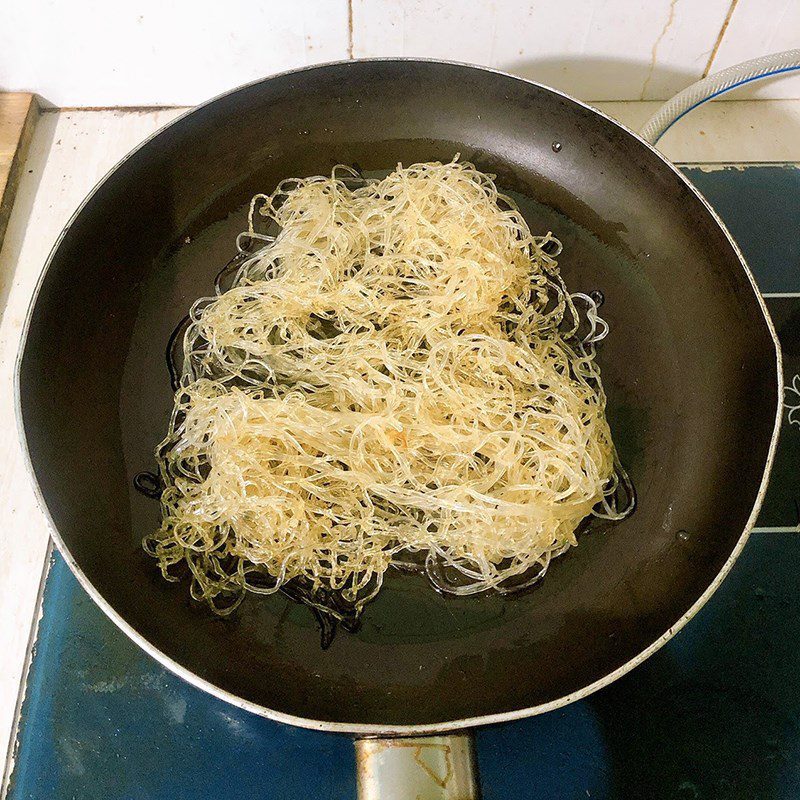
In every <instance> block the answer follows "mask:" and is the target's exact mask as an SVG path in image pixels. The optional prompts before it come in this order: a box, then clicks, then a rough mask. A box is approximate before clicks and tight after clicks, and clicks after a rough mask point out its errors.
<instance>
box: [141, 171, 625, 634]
mask: <svg viewBox="0 0 800 800" xmlns="http://www.w3.org/2000/svg"><path fill="white" fill-rule="evenodd" d="M241 242H244V243H246V244H247V246H248V247H249V248H250V251H251V252H250V254H249V255H243V256H241V257H240V259H239V264H240V266H239V268H238V272H236V273H235V275H234V276H233V280H232V283H231V285H230V288H227V289H226V290H222V289H220V290H219V291H218V293H217V295H216V296H215V297H213V298H205V299H202V300H199V301H198V302H197V303H195V305H194V306H193V308H192V310H191V313H190V316H189V320H188V325H187V326H186V332H185V336H184V339H183V358H182V373H181V376H180V387H179V389H178V391H177V393H176V396H175V407H174V412H173V415H172V420H171V423H170V427H169V433H168V435H167V438H166V439H165V440H164V441H163V442H162V443H161V445H160V446H159V448H158V451H157V456H158V460H159V466H160V476H161V481H162V484H163V486H164V489H163V493H162V495H161V509H162V523H161V527H160V529H159V530H158V531H157V532H156V533H155V534H153V535H151V536H149V537H147V539H146V540H145V543H144V544H145V549H146V550H147V552H148V553H150V554H151V555H152V556H154V557H155V558H157V559H158V562H159V564H160V567H161V570H162V572H163V574H164V575H165V577H167V578H169V579H172V580H175V579H177V576H178V575H179V574H180V571H181V568H183V569H184V571H185V569H186V567H188V569H189V570H190V571H191V577H192V595H193V597H195V598H196V599H198V600H203V601H206V602H208V603H209V604H210V605H211V606H212V607H213V608H214V609H215V610H216V611H218V612H220V613H226V612H229V611H230V610H232V609H233V608H234V607H235V606H236V605H237V604H238V602H239V601H240V600H241V599H242V597H243V596H244V595H245V593H246V592H247V591H252V592H256V593H270V592H274V591H276V590H277V589H279V588H281V587H283V588H286V587H292V586H293V587H295V589H298V588H299V590H300V593H301V595H302V599H303V600H304V601H305V602H308V603H309V604H311V605H312V606H316V607H317V608H319V609H323V610H324V611H325V612H327V613H330V614H332V615H333V616H335V617H338V618H340V619H341V618H343V617H345V616H347V615H348V614H349V615H352V614H356V615H357V614H358V613H359V612H360V611H361V609H362V608H363V606H364V604H365V603H367V602H368V601H369V600H370V599H371V598H372V597H374V596H375V594H376V593H377V592H378V590H379V589H380V587H381V583H382V580H383V576H384V573H385V572H386V570H387V568H388V567H389V566H390V565H393V564H394V565H399V566H406V567H409V568H417V569H424V570H425V571H426V572H427V574H428V576H429V577H430V580H431V581H432V582H433V583H434V584H435V586H436V587H438V588H439V589H441V590H443V591H447V592H451V593H454V594H461V595H464V594H473V593H477V592H483V591H485V590H489V589H495V590H499V591H511V590H514V589H518V588H520V587H521V586H524V585H529V584H530V583H532V582H533V581H535V580H538V579H539V578H540V577H541V576H542V575H543V574H544V571H545V570H546V569H547V565H548V563H549V562H550V560H551V559H552V558H553V557H555V556H557V555H559V554H560V553H563V552H564V551H565V550H567V549H568V548H569V547H570V546H572V545H574V544H576V530H577V529H578V527H579V525H580V524H581V522H582V521H583V520H584V519H585V518H586V517H587V516H588V515H590V514H595V515H597V516H604V517H609V518H617V517H620V516H622V515H623V514H624V513H625V511H626V509H622V508H619V507H618V504H617V502H616V493H617V489H618V485H619V482H620V475H622V474H623V473H621V470H619V469H617V468H616V467H615V452H614V447H613V444H612V441H611V435H610V432H609V427H608V424H607V422H606V418H605V396H604V394H603V388H602V385H601V382H600V375H599V371H598V368H597V365H596V364H595V361H594V348H593V342H594V341H596V340H597V339H600V338H602V337H603V336H604V335H605V333H606V332H607V327H606V325H605V323H604V322H603V321H602V320H601V319H600V318H599V317H598V316H597V307H596V304H595V303H594V301H593V300H592V299H591V298H590V297H588V296H587V295H581V294H578V295H569V294H568V292H567V291H566V289H565V287H564V284H563V283H562V280H561V277H560V275H559V270H558V267H557V264H556V261H555V256H556V255H557V254H558V252H559V251H560V245H559V244H558V242H557V240H555V239H554V238H553V237H552V236H551V235H550V234H548V235H547V236H544V237H536V236H533V235H532V234H531V232H530V230H529V228H528V225H527V224H526V222H525V220H524V219H523V217H522V215H521V214H520V212H519V211H518V210H517V208H516V206H515V204H514V203H513V202H512V201H511V200H510V199H509V198H507V197H505V196H503V195H501V194H498V191H497V188H496V187H495V185H494V182H493V180H492V177H491V176H488V175H485V174H483V173H481V172H479V171H478V170H477V169H476V168H475V167H474V166H472V165H471V164H468V163H464V162H459V161H458V160H454V161H453V162H451V163H447V164H441V163H425V164H416V165H414V166H411V167H406V168H403V167H402V166H399V167H398V168H397V169H396V170H395V171H394V172H392V173H391V174H390V175H389V176H388V177H386V178H384V179H382V180H373V181H365V180H363V179H361V178H360V177H359V176H358V175H357V174H356V173H354V172H353V171H352V170H349V169H348V168H346V167H337V168H336V169H335V170H334V172H333V174H332V176H331V177H313V178H307V179H302V180H288V181H284V182H283V183H282V184H280V185H279V186H278V188H277V189H276V190H275V192H274V193H273V194H271V195H258V196H256V197H255V198H254V199H253V202H252V204H251V210H250V224H249V230H248V232H247V233H246V234H243V235H242V237H241V239H240V243H241ZM253 243H256V244H257V247H256V248H255V251H254V252H253V249H254V248H253Z"/></svg>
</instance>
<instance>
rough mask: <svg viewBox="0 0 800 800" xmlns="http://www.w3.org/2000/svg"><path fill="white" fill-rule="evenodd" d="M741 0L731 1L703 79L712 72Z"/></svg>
mask: <svg viewBox="0 0 800 800" xmlns="http://www.w3.org/2000/svg"><path fill="white" fill-rule="evenodd" d="M738 2H739V0H731V5H730V8H729V9H728V13H727V14H726V15H725V20H724V21H723V23H722V27H721V28H720V29H719V33H718V34H717V41H716V42H714V47H713V48H712V49H711V55H710V56H709V57H708V61H707V62H706V68H705V69H704V70H703V74H702V76H701V77H703V78H707V77H708V74H709V72H711V67H712V66H713V64H714V59H715V58H716V57H717V53H718V52H719V48H720V45H721V44H722V40H723V39H724V38H725V32H726V31H727V30H728V25H730V23H731V17H732V16H733V12H734V11H735V10H736V5H737V4H738Z"/></svg>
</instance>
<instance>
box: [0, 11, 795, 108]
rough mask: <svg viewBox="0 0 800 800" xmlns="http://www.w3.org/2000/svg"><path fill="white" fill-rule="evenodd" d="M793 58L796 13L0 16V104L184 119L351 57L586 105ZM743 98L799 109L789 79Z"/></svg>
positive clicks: (670, 89)
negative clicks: (560, 94) (184, 114)
mask: <svg viewBox="0 0 800 800" xmlns="http://www.w3.org/2000/svg"><path fill="white" fill-rule="evenodd" d="M726 19H727V20H728V21H729V24H728V25H727V27H725V21H726ZM723 28H724V36H723V37H722V39H721V40H720V34H721V32H722V31H723ZM797 46H800V0H194V1H193V2H191V3H190V2H188V1H187V0H180V1H179V0H133V2H131V1H129V2H117V1H116V0H113V1H109V0H70V2H65V1H64V0H0V90H2V89H32V90H35V91H38V92H39V93H41V94H42V95H43V96H44V97H45V98H47V99H48V100H50V101H52V102H54V103H55V104H57V105H61V106H97V105H101V106H102V105H114V106H116V105H123V106H124V105H173V104H193V103H197V102H199V101H201V100H204V99H206V98H208V97H212V96H213V95H215V94H217V93H219V92H221V91H224V90H225V89H229V88H232V87H234V86H237V85H239V84H241V83H245V82H247V81H250V80H253V79H256V78H259V77H262V76H265V75H269V74H272V73H275V72H278V71H281V70H284V69H288V68H292V67H297V66H302V65H304V64H312V63H317V62H323V61H329V60H334V59H341V58H347V57H349V56H350V55H354V56H356V57H359V56H391V55H402V56H427V57H435V58H449V59H454V60H461V61H469V62H473V63H478V64H485V65H490V66H493V67H497V68H500V69H503V70H508V71H511V72H515V73H518V74H521V75H524V76H526V77H532V78H535V79H537V80H539V81H541V82H543V83H546V84H550V85H553V86H556V87H558V88H561V89H563V90H565V91H567V92H570V93H572V94H575V95H577V96H579V97H581V98H583V99H586V100H596V101H599V100H638V99H666V98H667V97H669V96H670V95H672V94H673V93H674V92H676V91H678V90H680V89H681V88H683V87H684V86H686V85H687V84H689V83H691V82H692V81H694V80H696V79H697V78H699V77H701V76H702V75H703V74H704V72H705V71H706V69H707V68H708V67H709V63H710V62H713V63H712V69H718V68H721V67H723V66H727V65H729V64H731V63H734V62H737V61H739V60H741V59H746V58H751V57H753V56H755V55H758V54H761V53H764V52H769V51H774V50H780V49H788V48H790V47H797ZM712 54H713V56H714V57H713V58H712ZM753 92H754V93H755V94H756V95H757V96H770V97H800V78H795V79H782V80H780V81H776V82H773V83H772V84H771V85H769V86H761V85H759V86H758V88H757V89H755V90H753ZM741 96H746V95H737V97H741Z"/></svg>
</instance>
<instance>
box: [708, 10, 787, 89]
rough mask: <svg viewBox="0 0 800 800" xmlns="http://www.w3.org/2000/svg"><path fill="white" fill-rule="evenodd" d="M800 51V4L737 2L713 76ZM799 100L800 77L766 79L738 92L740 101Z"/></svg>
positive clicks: (718, 53) (715, 61)
mask: <svg viewBox="0 0 800 800" xmlns="http://www.w3.org/2000/svg"><path fill="white" fill-rule="evenodd" d="M798 47H800V0H738V2H737V3H736V6H735V8H734V9H733V13H732V14H731V19H730V23H729V24H728V28H727V30H726V31H725V35H724V37H723V38H722V42H721V43H720V46H719V50H718V51H717V56H716V58H715V59H714V63H713V65H712V72H716V71H717V70H720V69H724V68H725V67H730V66H731V65H733V64H738V63H740V62H741V61H748V60H749V59H751V58H757V57H758V56H761V55H764V54H765V53H777V52H780V51H782V50H792V49H795V48H798ZM765 97H770V98H782V97H783V98H787V97H800V73H797V74H795V75H793V76H791V77H789V76H783V77H780V78H765V79H764V80H762V81H757V82H754V83H753V84H752V85H751V86H750V87H742V88H741V89H737V90H736V98H737V99H745V98H765Z"/></svg>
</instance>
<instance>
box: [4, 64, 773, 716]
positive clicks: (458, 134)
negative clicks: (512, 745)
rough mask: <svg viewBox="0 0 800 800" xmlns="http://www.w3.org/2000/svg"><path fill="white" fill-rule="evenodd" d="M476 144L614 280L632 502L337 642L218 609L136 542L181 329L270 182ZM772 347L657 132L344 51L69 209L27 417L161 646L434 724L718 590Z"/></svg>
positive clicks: (758, 459)
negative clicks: (522, 587) (501, 577)
mask: <svg viewBox="0 0 800 800" xmlns="http://www.w3.org/2000/svg"><path fill="white" fill-rule="evenodd" d="M455 153H461V156H462V157H463V158H466V159H469V160H471V161H473V162H475V163H476V164H477V166H478V167H479V168H480V169H482V170H485V171H488V172H493V173H495V174H496V175H497V181H498V184H499V185H500V186H501V187H502V188H503V189H505V190H508V191H510V192H512V193H514V195H515V196H516V197H517V199H518V200H519V201H520V203H521V205H522V208H523V211H524V213H525V215H526V217H527V219H528V221H529V223H530V225H531V227H532V228H533V230H534V231H537V232H541V233H544V232H546V231H547V230H552V231H553V232H554V233H555V234H556V235H557V236H558V237H559V238H560V239H561V240H562V242H563V244H564V252H563V255H562V257H561V259H560V262H561V266H562V270H563V274H564V277H565V279H566V282H567V284H568V286H569V287H571V289H572V290H574V291H591V290H601V291H602V292H603V294H604V295H605V304H604V305H603V308H602V311H603V315H604V316H605V318H606V319H607V320H608V322H609V324H610V326H611V334H610V336H609V337H608V339H607V340H606V341H605V342H604V343H603V344H602V347H601V350H600V356H599V360H600V363H601V366H602V369H603V376H604V382H605V386H606V389H607V392H608V396H609V410H608V414H609V418H610V422H611V426H612V429H613V433H614V437H615V440H616V442H617V445H618V448H619V451H620V455H621V457H622V461H623V462H624V464H625V466H626V467H627V468H628V470H629V472H630V474H631V476H632V478H633V481H634V483H635V486H636V489H637V492H638V509H637V511H636V513H635V514H634V515H633V516H632V517H630V518H629V519H627V520H625V521H624V522H622V523H620V524H616V525H599V524H594V525H593V526H592V529H591V531H590V532H589V533H588V534H586V535H585V536H583V538H582V540H581V543H580V546H579V547H577V548H574V549H573V550H572V551H571V552H570V553H569V554H567V555H565V556H564V557H562V558H559V559H558V560H557V561H556V562H555V563H554V564H553V565H552V566H551V568H550V571H549V573H548V575H547V577H546V578H545V580H544V581H543V582H542V583H541V584H540V585H539V586H538V588H536V589H535V590H533V591H530V592H528V593H526V594H523V595H521V596H518V597H506V598H502V597H497V596H486V597H477V598H475V597H473V598H460V599H459V598H451V597H442V596H440V595H438V594H437V593H436V592H434V591H433V590H432V589H431V588H430V587H429V586H428V584H427V583H426V582H425V581H424V580H423V579H421V578H418V577H413V576H402V575H392V576H390V577H389V579H388V580H387V582H386V586H385V588H384V589H383V591H382V592H381V594H380V595H379V597H378V598H377V600H376V601H375V602H373V603H371V604H370V605H369V606H368V607H367V609H366V611H365V614H364V623H363V627H362V629H361V630H360V631H359V632H358V633H355V634H346V633H341V634H340V635H338V636H337V637H336V639H335V640H334V642H333V644H332V645H331V647H330V648H329V649H327V650H322V649H321V647H320V636H319V632H318V630H317V628H316V624H315V622H314V620H313V618H312V616H311V614H310V613H309V612H308V610H307V609H306V608H304V607H302V606H299V605H296V604H295V603H293V602H291V601H289V600H287V599H286V598H284V597H283V596H282V595H277V596H272V597H268V598H253V599H249V600H248V601H246V602H245V604H244V605H243V606H242V608H241V609H240V611H239V612H237V613H236V614H235V616H234V617H233V618H232V619H228V620H220V619H218V618H215V617H214V616H212V615H211V614H210V613H209V612H208V611H207V610H206V609H205V608H203V607H196V606H194V605H192V604H191V603H190V602H189V601H188V592H187V587H186V585H185V584H184V585H179V586H174V585H167V584H165V583H164V582H163V580H162V579H161V578H160V576H159V575H158V573H157V571H156V569H155V565H154V563H153V562H152V561H151V559H149V558H148V557H146V556H145V555H144V554H143V553H142V551H141V549H140V541H141V538H142V536H143V535H145V534H146V533H147V532H148V531H150V530H152V529H153V528H154V526H156V525H157V524H158V504H157V502H154V501H152V500H149V499H148V498H146V497H144V496H143V495H141V494H139V493H138V492H137V491H136V490H135V489H134V487H133V478H134V476H135V475H136V474H137V473H138V472H140V471H142V470H148V469H152V468H153V467H154V458H153V449H154V447H155V445H156V444H157V442H158V441H159V440H160V438H161V437H162V435H163V433H164V431H165V429H166V425H167V419H168V416H169V412H170V408H171V393H170V386H169V377H168V373H167V367H166V362H165V358H164V351H165V347H166V343H167V340H168V337H169V335H170V333H171V332H172V330H173V328H174V327H175V326H176V325H177V323H178V322H179V321H180V319H181V318H182V317H183V315H184V314H185V313H186V312H187V309H188V307H189V305H190V304H191V303H192V302H193V300H194V299H195V298H197V297H199V296H202V295H208V294H209V293H211V292H212V291H213V280H214V276H215V275H216V273H217V272H218V271H219V269H220V268H221V267H222V266H223V265H224V264H225V263H226V262H227V261H228V259H229V258H230V257H231V256H232V255H233V254H234V252H235V249H234V237H235V235H236V233H238V232H239V231H240V230H242V229H243V228H244V226H245V207H246V203H247V201H248V200H249V198H250V197H251V196H252V195H253V194H254V193H255V192H263V191H269V190H271V189H272V188H273V187H274V186H275V184H276V183H277V182H278V181H279V180H280V179H282V178H285V177H291V176H304V175H312V174H319V173H328V172H330V169H331V167H332V166H333V165H335V164H338V163H345V164H354V165H356V166H357V167H358V168H360V169H362V170H365V171H373V170H374V171H380V170H388V169H391V168H392V167H393V166H394V165H395V164H396V163H397V162H398V161H402V162H403V163H405V164H409V163H412V162H414V161H427V160H433V159H443V160H444V159H446V160H449V159H451V158H452V157H453V156H454V154H455ZM779 385H780V378H779V357H778V355H777V349H776V343H775V340H774V337H773V335H772V330H771V326H770V324H769V322H768V320H767V318H766V316H765V312H764V308H763V304H762V303H761V301H760V299H759V297H758V295H757V293H756V291H755V289H754V286H753V283H752V279H751V277H750V275H749V273H748V272H747V270H746V268H745V267H744V266H743V264H742V263H741V260H740V257H739V255H738V253H737V251H736V249H735V247H734V246H733V245H732V243H731V241H730V240H729V238H728V237H727V235H726V233H725V232H724V230H723V229H722V227H721V226H720V224H719V222H718V221H717V220H716V219H715V217H714V216H713V214H712V213H711V212H710V210H709V209H708V208H707V207H706V205H705V204H704V202H703V201H702V200H701V199H700V198H699V196H698V195H697V194H696V193H695V192H694V190H693V189H692V188H691V187H690V186H689V185H688V184H687V183H686V182H685V181H684V180H683V179H682V178H681V177H680V175H679V174H678V173H677V171H676V170H675V169H674V168H673V167H672V166H670V165H669V164H668V163H667V162H666V161H665V160H664V159H662V158H661V157H660V156H659V155H658V154H657V153H656V152H655V151H654V150H652V149H651V148H649V147H648V146H647V145H645V144H644V143H643V142H641V141H640V140H638V139H637V138H636V137H634V136H633V135H631V134H630V133H629V132H627V131H626V130H624V129H623V128H621V127H619V126H618V125H616V124H615V123H613V122H611V121H610V120H608V119H606V118H604V117H602V116H601V115H599V114H597V113H596V112H594V111H592V110H591V109H589V108H587V107H585V106H583V105H581V104H579V103H576V102H575V101H573V100H571V99H569V98H567V97H565V96H563V95H561V94H558V93H556V92H553V91H551V90H548V89H545V88H543V87H540V86H538V85H535V84H533V83H530V82H527V81H523V80H518V79H515V78H512V77H509V76H506V75H502V74H498V73H494V72H490V71H487V70H482V69H478V68H473V67H467V66H463V65H455V64H446V63H438V62H418V61H366V62H348V63H340V64H331V65H326V66H321V67H315V68H311V69H306V70H302V71H299V72H293V73H287V74H284V75H280V76H277V77H274V78H270V79H268V80H265V81H263V82H260V83H256V84H253V85H250V86H247V87H244V88H242V89H239V90H237V91H235V92H233V93H231V94H228V95H225V96H224V97H221V98H219V99H217V100H215V101H213V102H211V103H209V104H207V105H205V106H203V107H201V108H199V109H197V110H196V111H194V112H192V113H191V114H189V115H187V116H184V117H183V118H181V119H180V120H179V121H177V122H175V123H173V124H172V125H170V126H169V127H167V128H166V129H165V130H164V131H162V132H161V133H159V134H158V135H156V136H155V137H154V138H152V139H150V140H149V141H148V142H147V143H145V144H144V145H143V146H142V147H140V148H139V149H138V150H137V151H135V152H134V153H133V154H132V155H131V156H129V157H128V158H127V159H126V160H125V161H123V162H122V163H121V164H120V165H118V166H117V168H116V169H115V170H114V171H113V172H112V173H111V174H110V175H109V176H108V177H107V178H106V179H105V181H104V182H103V183H102V184H101V185H100V186H99V187H98V188H97V189H96V190H95V192H94V193H93V194H92V196H91V197H90V198H89V199H88V200H87V201H86V203H85V204H84V206H83V207H82V209H81V210H80V212H79V213H78V214H77V215H76V216H75V218H74V219H73V220H72V221H71V223H70V224H69V226H68V228H67V230H66V232H65V233H64V235H63V237H62V238H61V240H60V241H59V243H58V245H57V247H56V248H55V251H54V252H53V255H52V256H51V259H50V262H49V264H48V267H47V270H46V273H45V275H44V277H43V279H42V282H41V285H40V288H39V292H38V296H37V298H36V301H35V304H34V306H33V308H32V311H31V315H30V320H29V328H28V333H27V339H26V342H25V344H24V349H23V352H22V355H21V362H20V367H19V395H20V406H21V415H22V421H23V424H24V435H25V438H26V441H27V445H28V448H29V452H30V458H31V463H32V466H33V471H34V473H35V477H36V480H37V481H38V484H39V487H40V490H41V496H42V498H43V500H44V503H45V504H46V507H47V510H48V511H49V514H50V516H51V518H52V521H53V525H54V528H55V530H56V532H57V534H56V535H57V539H58V542H59V545H60V546H61V547H62V549H63V550H64V552H65V555H66V557H67V559H68V560H69V561H70V563H71V564H72V566H73V568H75V569H76V570H77V571H78V573H79V576H80V577H81V579H82V581H83V583H84V586H86V587H87V588H88V589H89V590H90V591H91V592H92V594H93V596H94V597H95V599H98V600H99V601H100V602H101V604H102V605H103V607H104V608H105V609H106V610H107V611H108V612H109V613H111V614H112V616H113V617H114V618H115V619H116V620H117V621H118V622H120V623H121V624H122V625H123V627H124V628H125V630H126V631H127V632H128V633H130V634H131V635H134V636H135V638H136V639H137V641H139V643H140V644H143V645H144V646H145V647H147V649H148V650H149V651H150V652H152V653H153V654H154V655H156V657H158V658H160V659H161V660H163V661H164V662H165V663H167V664H168V665H169V666H171V667H172V668H174V669H177V670H178V671H179V672H181V674H183V675H184V676H186V677H189V678H190V679H192V680H194V681H195V682H198V683H200V684H201V685H204V686H205V688H207V689H210V690H211V691H214V692H216V693H218V694H220V695H223V696H226V697H227V698H228V699H230V700H233V702H238V703H240V704H243V705H247V706H248V707H250V708H253V709H254V710H256V711H260V712H261V713H268V714H272V715H274V716H277V717H279V718H283V719H288V720H289V721H293V722H297V723H299V724H307V725H330V724H333V725H331V726H332V727H339V728H340V729H343V730H344V729H347V730H354V731H355V730H362V731H363V730H365V729H372V730H383V731H389V730H403V729H406V726H420V725H421V726H425V729H427V730H430V729H434V728H446V727H451V726H455V725H461V724H467V723H473V724H474V723H475V722H478V721H486V718H492V719H497V718H502V717H508V716H514V715H517V714H520V713H529V712H530V711H532V710H543V709H544V708H547V707H552V706H553V705H556V704H558V703H561V702H564V701H566V700H568V699H571V697H572V696H575V694H576V693H582V692H585V691H586V690H587V688H588V687H593V686H596V685H598V684H599V683H602V682H605V681H606V680H608V679H609V677H610V676H612V675H613V674H614V673H618V672H619V671H623V670H624V669H625V668H629V667H630V666H632V664H633V663H635V662H636V661H638V660H640V657H641V655H642V654H643V653H645V652H646V651H648V650H649V649H652V648H653V646H654V645H655V643H657V642H658V641H659V640H660V639H661V637H663V636H664V635H665V634H669V633H670V632H671V630H672V629H673V628H674V627H675V626H677V625H679V624H680V623H681V621H682V620H683V619H684V618H685V617H686V615H687V614H689V613H691V611H692V610H693V609H696V607H697V605H698V602H699V601H700V600H701V599H703V598H704V597H705V596H707V594H708V593H709V589H710V587H713V586H714V585H715V584H716V582H717V581H718V579H719V577H720V575H721V573H724V571H726V569H727V567H728V566H729V565H730V563H731V561H732V557H733V556H734V555H735V553H736V552H738V548H739V547H740V546H741V545H742V544H743V532H744V531H746V530H747V529H748V526H749V525H750V524H751V523H752V519H753V513H754V506H757V505H758V503H759V502H760V493H761V490H762V488H763V485H764V478H765V469H767V468H768V462H769V461H770V456H771V443H772V442H773V434H774V431H775V426H776V413H777V410H778V404H779V399H778V398H779Z"/></svg>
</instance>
